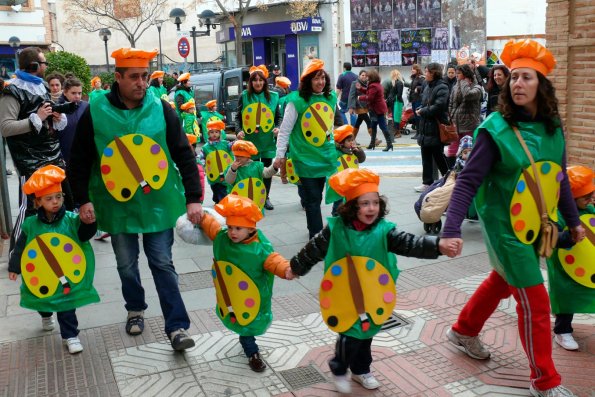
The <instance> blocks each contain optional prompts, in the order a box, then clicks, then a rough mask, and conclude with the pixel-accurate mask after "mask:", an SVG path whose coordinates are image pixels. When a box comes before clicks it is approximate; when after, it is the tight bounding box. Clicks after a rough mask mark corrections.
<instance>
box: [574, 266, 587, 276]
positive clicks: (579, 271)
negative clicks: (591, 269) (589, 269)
mask: <svg viewBox="0 0 595 397" xmlns="http://www.w3.org/2000/svg"><path fill="white" fill-rule="evenodd" d="M574 274H575V275H576V276H577V277H583V276H584V275H585V268H584V267H577V268H576V270H575V271H574Z"/></svg>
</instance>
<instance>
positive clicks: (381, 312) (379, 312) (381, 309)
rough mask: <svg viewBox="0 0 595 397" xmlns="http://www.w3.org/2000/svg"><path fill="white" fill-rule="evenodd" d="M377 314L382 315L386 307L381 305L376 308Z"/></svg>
mask: <svg viewBox="0 0 595 397" xmlns="http://www.w3.org/2000/svg"><path fill="white" fill-rule="evenodd" d="M376 314H377V315H379V316H382V315H383V314H384V309H383V308H381V307H379V308H378V309H376Z"/></svg>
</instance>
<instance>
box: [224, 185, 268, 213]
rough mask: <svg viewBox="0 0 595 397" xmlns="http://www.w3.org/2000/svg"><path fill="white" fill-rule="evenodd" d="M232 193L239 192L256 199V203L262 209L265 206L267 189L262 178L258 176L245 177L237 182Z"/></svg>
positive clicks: (238, 193) (243, 195)
mask: <svg viewBox="0 0 595 397" xmlns="http://www.w3.org/2000/svg"><path fill="white" fill-rule="evenodd" d="M231 194H237V195H239V196H242V197H248V198H249V199H250V200H252V201H254V204H256V205H257V206H258V208H260V209H261V210H262V209H263V207H264V202H265V200H266V198H267V191H266V188H265V187H264V182H263V181H262V179H258V178H244V179H242V180H241V181H239V182H237V183H236V184H235V185H234V186H233V187H232V188H231Z"/></svg>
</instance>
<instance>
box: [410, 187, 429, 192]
mask: <svg viewBox="0 0 595 397" xmlns="http://www.w3.org/2000/svg"><path fill="white" fill-rule="evenodd" d="M429 187H430V185H419V186H416V187H414V188H413V189H414V190H415V191H416V192H418V193H423V192H425V191H426V190H428V188H429Z"/></svg>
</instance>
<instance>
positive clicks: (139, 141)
mask: <svg viewBox="0 0 595 397" xmlns="http://www.w3.org/2000/svg"><path fill="white" fill-rule="evenodd" d="M132 143H134V144H135V145H137V146H140V145H142V144H143V136H142V135H139V134H136V135H135V136H133V137H132Z"/></svg>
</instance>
